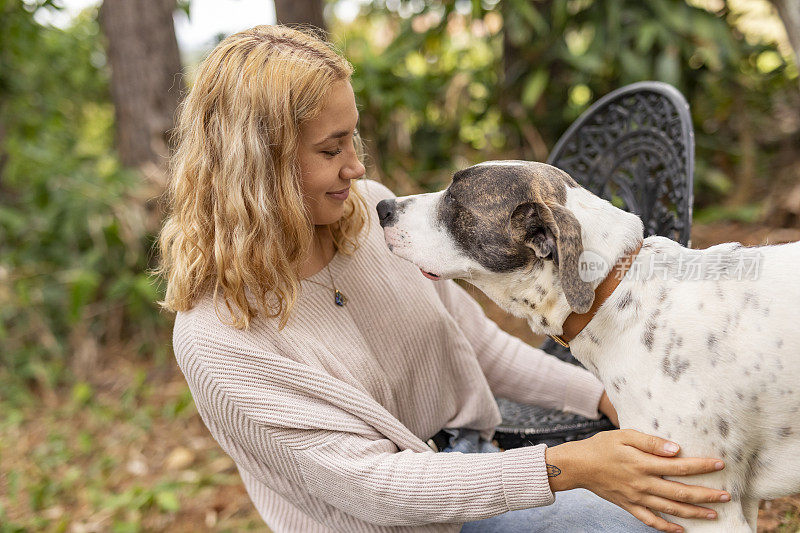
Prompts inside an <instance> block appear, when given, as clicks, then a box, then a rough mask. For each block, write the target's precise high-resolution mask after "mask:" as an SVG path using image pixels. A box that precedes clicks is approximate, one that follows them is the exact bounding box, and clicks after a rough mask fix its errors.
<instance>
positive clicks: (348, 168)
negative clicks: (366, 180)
mask: <svg viewBox="0 0 800 533" xmlns="http://www.w3.org/2000/svg"><path fill="white" fill-rule="evenodd" d="M366 172H367V169H366V168H364V165H363V164H362V163H361V161H360V160H359V159H358V156H357V155H356V153H355V152H353V153H352V155H351V156H350V160H349V161H348V162H347V164H346V165H345V166H343V167H342V170H341V176H342V178H344V179H348V180H354V179H358V178H360V177H362V176H363V175H364V174H365V173H366Z"/></svg>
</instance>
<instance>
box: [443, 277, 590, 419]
mask: <svg viewBox="0 0 800 533" xmlns="http://www.w3.org/2000/svg"><path fill="white" fill-rule="evenodd" d="M435 286H436V289H437V291H438V292H439V296H440V297H441V299H442V302H443V303H444V305H445V307H446V308H447V309H448V311H450V314H451V315H453V317H454V318H455V320H456V322H457V323H458V325H459V326H460V328H461V330H462V331H463V333H464V335H465V336H466V337H467V339H468V340H469V342H470V343H471V344H472V346H473V347H474V348H475V352H476V354H477V356H478V359H479V361H480V365H481V368H482V370H483V373H484V374H485V375H486V379H487V381H488V382H489V386H490V387H491V389H492V392H493V393H494V394H495V396H498V397H500V398H506V399H508V400H512V401H515V402H520V403H529V404H533V405H540V406H544V407H549V408H551V409H561V410H564V411H569V412H571V413H577V414H579V415H583V416H585V417H587V418H592V419H597V418H599V416H600V414H599V413H598V411H597V406H598V404H599V403H600V396H601V395H602V394H603V385H602V383H600V381H599V380H598V379H597V378H595V377H594V376H593V375H592V374H591V373H590V372H588V371H587V370H584V369H583V368H580V367H578V366H575V365H571V364H569V363H565V362H563V361H561V360H559V359H558V358H556V357H553V356H552V355H549V354H547V353H545V352H543V351H542V350H539V349H538V348H534V347H532V346H529V345H528V344H525V343H524V342H522V341H521V340H520V339H518V338H516V337H514V336H512V335H509V334H508V333H506V332H504V331H503V330H501V329H500V328H499V327H498V326H497V324H495V323H494V322H493V321H492V320H490V319H489V318H488V317H487V316H486V315H485V314H484V312H483V310H482V309H481V307H480V305H479V304H478V303H477V302H476V301H475V299H474V298H472V297H471V296H470V295H469V294H468V293H467V291H465V290H464V289H462V288H461V287H459V286H458V284H456V283H455V282H453V281H439V282H436V284H435Z"/></svg>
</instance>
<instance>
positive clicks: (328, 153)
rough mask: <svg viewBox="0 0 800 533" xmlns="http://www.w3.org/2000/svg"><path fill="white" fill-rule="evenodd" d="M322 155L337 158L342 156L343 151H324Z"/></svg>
mask: <svg viewBox="0 0 800 533" xmlns="http://www.w3.org/2000/svg"><path fill="white" fill-rule="evenodd" d="M322 153H323V154H325V155H327V156H329V157H335V156H337V155H339V154H341V153H342V150H341V149H337V150H331V151H327V150H323V151H322Z"/></svg>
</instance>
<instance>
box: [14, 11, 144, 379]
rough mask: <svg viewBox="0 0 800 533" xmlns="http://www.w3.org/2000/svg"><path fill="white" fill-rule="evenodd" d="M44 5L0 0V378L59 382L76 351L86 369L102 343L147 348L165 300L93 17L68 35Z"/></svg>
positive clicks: (76, 24) (111, 346) (86, 17)
mask: <svg viewBox="0 0 800 533" xmlns="http://www.w3.org/2000/svg"><path fill="white" fill-rule="evenodd" d="M47 3H48V2H44V3H43V4H47ZM37 7H39V6H37V5H29V4H22V3H21V2H18V1H15V0H0V50H2V53H1V54H0V102H2V106H1V107H0V124H2V125H3V130H2V147H1V148H0V164H1V165H2V167H0V344H2V345H3V350H2V351H0V380H2V381H4V382H5V381H6V380H7V379H8V378H11V377H13V378H14V379H15V380H17V381H19V382H20V383H30V382H31V381H32V380H35V381H37V382H40V383H41V384H42V385H53V384H55V383H56V382H58V381H59V380H60V379H61V378H62V377H64V376H65V373H64V370H65V368H66V363H67V361H68V359H70V357H71V356H75V355H77V354H78V352H80V354H81V355H82V358H83V364H84V365H90V366H91V365H92V364H93V362H96V359H95V358H94V354H95V353H96V352H97V350H98V346H104V347H106V349H114V348H119V347H120V346H121V345H122V344H124V343H125V341H126V340H127V339H130V338H131V337H132V336H135V337H136V339H137V340H138V341H139V342H140V343H142V344H143V346H144V347H145V349H147V346H148V345H149V343H148V341H149V342H153V341H155V340H156V339H155V337H156V335H155V333H154V332H155V330H156V329H157V327H158V325H157V324H158V315H157V311H156V308H155V305H154V302H155V300H157V299H158V296H159V295H158V293H157V290H156V288H155V287H154V286H153V284H152V282H151V280H150V278H149V276H148V274H147V273H146V270H147V266H148V249H149V246H150V243H151V241H152V236H151V235H148V232H147V227H146V220H145V218H146V213H145V211H144V208H145V206H144V201H143V200H142V199H141V198H137V197H135V196H136V195H137V194H138V190H139V189H140V187H141V186H140V183H141V179H142V178H141V177H140V176H139V175H137V174H134V173H132V172H129V171H126V170H124V169H123V168H122V167H121V166H120V164H119V162H118V161H117V159H116V157H115V156H114V150H113V138H114V133H113V132H114V129H113V118H114V112H113V106H112V104H111V103H110V100H109V96H108V79H107V73H106V70H105V69H104V62H105V53H104V51H103V47H102V41H101V39H100V33H99V28H98V25H97V22H96V16H95V13H93V12H92V11H91V10H90V11H88V12H84V13H83V14H82V15H81V16H80V17H78V19H77V20H75V22H74V24H73V25H72V26H71V27H69V28H68V29H66V30H61V29H57V28H53V27H44V26H41V25H39V24H37V23H36V22H35V21H34V19H33V11H34V10H35V9H36V8H37ZM5 390H6V391H10V389H5Z"/></svg>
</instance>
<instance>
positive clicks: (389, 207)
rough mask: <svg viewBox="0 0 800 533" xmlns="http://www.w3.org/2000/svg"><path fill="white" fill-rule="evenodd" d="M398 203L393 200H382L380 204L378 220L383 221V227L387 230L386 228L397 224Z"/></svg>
mask: <svg viewBox="0 0 800 533" xmlns="http://www.w3.org/2000/svg"><path fill="white" fill-rule="evenodd" d="M396 207H397V203H396V202H395V201H394V199H391V200H381V201H380V202H378V206H377V210H378V220H380V221H381V227H382V228H385V227H386V226H391V225H392V224H394V223H395V222H397V211H396V209H395V208H396Z"/></svg>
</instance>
